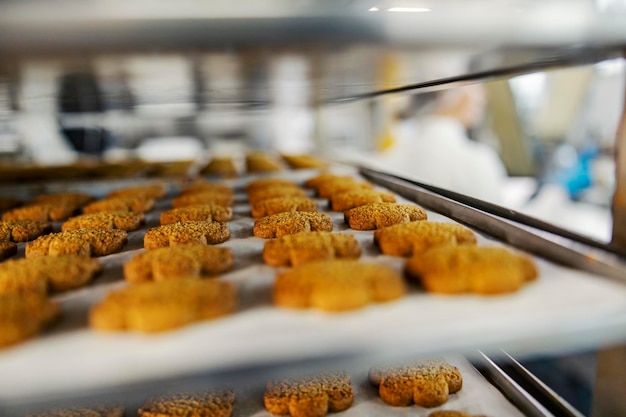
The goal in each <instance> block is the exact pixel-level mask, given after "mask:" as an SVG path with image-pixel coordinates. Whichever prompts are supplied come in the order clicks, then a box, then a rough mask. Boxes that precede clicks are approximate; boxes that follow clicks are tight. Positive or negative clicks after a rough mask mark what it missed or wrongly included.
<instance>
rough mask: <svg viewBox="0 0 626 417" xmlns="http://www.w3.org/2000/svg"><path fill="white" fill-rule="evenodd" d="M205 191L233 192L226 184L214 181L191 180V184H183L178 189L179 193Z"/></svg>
mask: <svg viewBox="0 0 626 417" xmlns="http://www.w3.org/2000/svg"><path fill="white" fill-rule="evenodd" d="M206 191H210V192H219V193H222V194H231V195H233V194H234V191H233V189H232V188H231V187H229V186H227V185H224V184H218V183H214V182H206V181H196V182H193V183H191V184H188V185H186V186H184V187H183V188H182V190H181V191H180V195H186V194H197V193H202V192H206Z"/></svg>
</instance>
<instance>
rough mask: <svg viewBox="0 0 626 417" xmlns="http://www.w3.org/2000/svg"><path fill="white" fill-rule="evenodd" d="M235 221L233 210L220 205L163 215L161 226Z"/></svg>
mask: <svg viewBox="0 0 626 417" xmlns="http://www.w3.org/2000/svg"><path fill="white" fill-rule="evenodd" d="M232 219H233V209H231V208H230V207H224V206H220V205H218V204H204V205H200V206H186V207H179V208H175V209H172V210H168V211H164V212H163V213H161V220H160V221H161V224H162V225H164V224H172V223H178V222H199V221H207V222H210V221H216V222H227V221H230V220H232Z"/></svg>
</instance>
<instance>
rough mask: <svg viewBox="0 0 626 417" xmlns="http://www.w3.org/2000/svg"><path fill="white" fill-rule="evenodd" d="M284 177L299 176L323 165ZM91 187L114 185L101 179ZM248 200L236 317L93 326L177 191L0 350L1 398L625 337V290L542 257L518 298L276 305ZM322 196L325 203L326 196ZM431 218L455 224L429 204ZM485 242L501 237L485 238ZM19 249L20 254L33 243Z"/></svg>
mask: <svg viewBox="0 0 626 417" xmlns="http://www.w3.org/2000/svg"><path fill="white" fill-rule="evenodd" d="M350 172H352V171H350ZM281 175H282V176H284V177H288V178H294V179H296V180H302V179H303V178H308V177H311V176H313V175H315V173H314V172H310V171H298V172H296V171H289V172H283V173H282V174H281ZM245 181H246V179H238V180H235V181H230V183H231V184H232V185H241V183H243V182H245ZM101 186H103V187H109V188H113V187H114V186H115V183H102V185H101ZM73 187H74V189H80V188H81V185H80V184H74V185H73ZM174 187H175V185H174ZM89 190H92V192H96V191H97V192H98V193H99V194H103V193H104V192H105V191H106V190H99V189H97V187H94V186H93V183H91V184H90V185H89V189H88V190H87V191H89ZM241 198H242V196H239V199H238V200H239V201H240V203H239V204H237V205H236V206H235V209H234V211H235V217H234V219H233V221H231V222H229V227H230V230H231V234H232V237H231V239H230V240H229V241H227V242H225V243H223V244H222V246H226V247H230V248H232V250H233V252H234V256H235V263H234V267H233V269H232V270H231V271H230V272H228V273H226V274H223V275H222V277H221V278H220V279H224V280H228V281H231V282H233V283H235V284H236V285H237V286H238V292H239V298H240V305H239V309H238V311H237V312H236V313H235V314H233V315H231V316H229V317H225V318H222V319H218V320H214V321H207V322H202V323H197V324H193V325H190V326H187V327H185V328H182V329H179V330H175V331H171V332H167V333H163V334H157V335H141V334H129V333H98V332H93V331H91V330H90V329H89V328H87V327H86V324H87V313H88V310H89V308H90V307H91V306H92V305H94V304H95V303H97V302H98V301H99V300H101V299H102V298H103V297H104V296H105V295H106V293H107V292H109V291H111V290H112V289H115V288H120V287H122V286H124V285H126V284H125V282H124V281H123V278H122V265H123V263H124V262H125V261H127V260H128V259H130V258H131V257H132V256H134V255H135V254H137V253H139V252H140V251H142V250H143V249H142V246H143V236H144V234H145V230H146V228H148V227H153V226H156V225H158V219H159V214H160V212H161V211H162V210H164V209H167V208H169V200H164V201H161V202H159V203H158V205H157V208H156V210H154V211H153V212H151V213H149V214H148V215H147V224H146V227H144V228H143V229H142V230H140V231H136V232H131V233H130V234H129V242H128V244H127V245H126V246H125V248H124V250H123V252H121V253H117V254H113V255H109V256H106V257H102V258H100V260H101V262H102V263H103V265H104V268H105V271H104V273H103V274H102V275H101V276H99V277H98V278H96V280H95V282H94V283H93V284H92V285H90V286H88V287H85V288H82V289H78V290H75V291H71V292H68V293H66V294H60V295H57V296H55V297H54V298H55V299H56V300H58V301H59V302H60V304H61V306H62V311H63V318H62V320H61V321H60V322H59V323H58V324H57V325H56V326H55V327H54V328H53V329H51V330H50V331H48V332H46V333H45V334H43V335H41V336H39V337H37V338H35V339H33V340H31V341H28V342H25V343H22V344H20V345H17V346H15V347H11V348H8V349H4V350H2V351H0V375H2V378H0V402H1V401H18V400H22V399H28V398H34V397H38V396H47V395H54V394H55V393H67V392H80V391H81V390H84V389H100V388H103V389H105V388H106V387H112V386H120V385H123V384H127V383H136V382H140V381H144V380H149V379H154V378H166V377H168V376H174V375H181V374H185V373H187V372H195V373H197V372H202V371H211V370H212V369H222V370H223V369H228V368H229V367H238V368H240V367H244V368H245V367H246V366H250V365H255V364H263V363H268V362H269V363H271V362H276V361H290V360H297V359H299V358H306V357H323V356H324V355H332V354H336V353H346V352H355V353H367V352H371V353H376V352H384V353H385V354H387V355H391V356H393V355H394V354H395V353H397V354H405V355H406V354H409V353H410V354H415V355H433V354H436V355H438V354H440V353H442V352H463V351H468V350H473V349H475V348H488V347H493V348H495V347H497V346H502V347H505V348H507V349H508V350H509V351H512V352H513V353H515V352H526V353H533V352H536V351H538V350H540V349H546V348H547V349H551V348H557V349H563V348H571V349H576V348H578V347H581V346H582V347H587V346H589V345H590V344H592V345H593V344H596V343H601V342H602V341H606V340H616V339H620V340H621V339H624V338H625V337H626V287H624V286H623V285H620V284H617V283H615V282H612V281H608V280H605V279H601V278H599V277H597V276H593V275H590V274H588V273H584V272H580V271H574V270H571V269H567V268H563V267H559V266H557V265H554V264H551V263H548V262H546V261H543V260H541V259H537V260H536V261H537V264H538V267H539V272H540V276H539V279H538V280H537V281H536V282H534V283H531V284H529V285H527V286H526V287H525V288H523V289H522V290H521V291H519V292H517V293H514V294H509V295H503V296H494V297H484V296H476V295H462V296H443V295H430V294H427V293H424V292H423V291H422V290H421V289H420V288H418V287H416V286H411V287H410V292H409V294H408V295H407V296H406V297H404V298H403V299H401V300H398V301H395V302H391V303H386V304H374V305H370V306H368V307H366V308H364V309H361V310H356V311H351V312H346V313H341V314H329V313H323V312H319V311H314V310H305V311H294V310H286V309H279V308H275V307H273V306H272V304H271V297H270V294H271V286H272V283H273V280H274V277H275V275H276V273H277V270H279V269H276V268H272V267H269V266H266V265H263V264H262V258H261V251H262V248H263V244H264V243H265V240H263V239H259V238H256V237H253V236H252V226H253V223H254V221H253V219H252V218H250V217H249V216H248V215H247V213H248V210H249V207H248V206H247V205H246V204H245V203H242V202H241V201H243V200H242V199H241ZM399 201H403V200H402V199H401V198H400V199H399ZM319 202H320V206H321V207H322V208H323V209H324V210H326V203H325V201H323V200H319ZM328 213H329V214H330V215H331V217H332V219H333V224H334V227H335V231H343V232H346V233H351V234H353V235H354V236H355V237H356V239H357V240H359V242H360V243H361V244H362V248H363V257H362V261H363V262H381V263H385V264H388V265H391V266H393V267H395V268H397V269H398V270H401V269H402V266H403V263H404V259H402V258H397V257H390V256H384V255H381V254H380V252H379V251H378V249H377V248H376V247H375V246H374V245H373V241H372V231H355V230H350V229H348V228H347V226H346V225H345V224H344V222H343V214H341V213H333V212H328ZM429 220H431V221H450V220H448V219H446V218H445V217H443V216H440V215H438V214H436V213H432V212H429ZM55 226H56V227H57V228H59V227H60V224H57V225H55ZM479 244H497V243H495V242H491V241H489V240H488V239H487V238H485V237H483V236H479ZM19 247H20V253H19V254H18V256H23V249H24V244H20V246H19ZM359 409H360V408H359V407H355V410H359ZM355 412H357V411H355Z"/></svg>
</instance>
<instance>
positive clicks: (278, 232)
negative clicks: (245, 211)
mask: <svg viewBox="0 0 626 417" xmlns="http://www.w3.org/2000/svg"><path fill="white" fill-rule="evenodd" d="M332 230H333V222H332V220H331V219H330V216H328V214H325V213H316V212H311V211H289V212H286V213H278V214H272V215H271V216H265V217H261V218H260V219H257V220H255V222H254V227H253V229H252V233H253V234H254V236H256V237H261V238H263V239H271V238H273V237H281V236H285V235H292V234H294V233H300V232H310V231H321V232H330V231H332Z"/></svg>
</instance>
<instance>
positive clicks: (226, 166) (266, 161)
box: [200, 151, 327, 178]
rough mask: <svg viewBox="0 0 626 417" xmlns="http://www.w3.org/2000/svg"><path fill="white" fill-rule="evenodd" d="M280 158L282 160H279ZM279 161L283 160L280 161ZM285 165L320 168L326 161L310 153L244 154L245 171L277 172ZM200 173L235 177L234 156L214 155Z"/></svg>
mask: <svg viewBox="0 0 626 417" xmlns="http://www.w3.org/2000/svg"><path fill="white" fill-rule="evenodd" d="M281 160H282V161H281ZM281 162H284V164H283V163H281ZM285 164H286V166H287V167H289V168H291V169H307V168H322V167H324V166H326V165H327V163H326V162H325V161H323V160H321V159H319V158H316V157H314V156H312V155H306V154H302V155H299V154H297V155H281V156H280V158H278V157H276V156H274V155H272V154H269V153H266V152H261V151H257V152H252V153H248V154H247V155H246V156H245V172H246V173H250V174H252V173H266V172H277V171H280V170H282V169H284V168H285ZM200 174H201V175H209V176H218V177H223V178H232V177H236V176H237V175H238V174H239V170H238V169H237V164H236V162H235V158H233V157H230V156H215V157H213V158H211V159H210V160H209V162H208V163H207V164H206V165H205V166H204V167H203V168H202V169H201V170H200Z"/></svg>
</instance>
